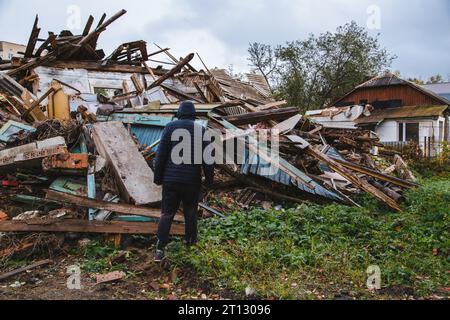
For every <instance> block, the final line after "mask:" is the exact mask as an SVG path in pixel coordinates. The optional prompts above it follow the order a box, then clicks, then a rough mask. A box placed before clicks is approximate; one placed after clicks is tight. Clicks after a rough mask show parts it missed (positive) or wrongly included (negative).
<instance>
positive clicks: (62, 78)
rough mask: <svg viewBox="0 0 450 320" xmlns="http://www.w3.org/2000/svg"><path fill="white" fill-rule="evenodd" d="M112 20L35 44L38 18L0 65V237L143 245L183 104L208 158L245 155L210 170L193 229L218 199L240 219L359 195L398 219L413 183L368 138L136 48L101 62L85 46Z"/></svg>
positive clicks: (254, 82) (252, 82)
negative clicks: (231, 144) (167, 136)
mask: <svg viewBox="0 0 450 320" xmlns="http://www.w3.org/2000/svg"><path fill="white" fill-rule="evenodd" d="M123 14H125V11H124V10H122V11H120V12H119V13H117V14H116V15H114V16H112V17H111V18H110V19H106V16H105V15H104V16H103V17H102V18H101V20H100V21H99V23H98V25H97V27H96V28H95V29H93V30H91V29H92V26H93V23H94V18H93V17H92V16H91V17H90V18H89V20H88V22H87V24H86V27H85V29H84V31H83V33H82V34H81V35H73V34H72V33H71V32H69V31H62V32H61V33H59V34H56V33H53V32H49V37H48V38H47V39H44V40H42V39H39V34H40V29H39V27H38V20H37V18H36V21H35V23H34V26H33V29H32V33H31V36H30V39H29V41H28V46H27V48H26V50H25V52H24V57H23V58H20V59H13V60H11V61H10V62H7V63H5V62H3V63H2V64H1V66H0V69H1V70H2V72H1V73H0V126H1V129H0V177H1V180H2V188H1V191H0V213H1V214H2V215H1V220H2V221H1V222H0V232H78V233H105V234H154V233H155V231H156V227H157V220H158V218H159V209H158V208H159V204H160V201H161V189H160V187H158V186H156V185H154V184H153V182H152V181H153V171H152V165H153V164H152V163H153V159H154V156H155V152H156V148H157V146H158V143H159V140H160V137H161V134H162V132H163V130H164V127H165V126H166V125H167V124H168V123H169V122H171V121H172V120H173V119H175V116H176V112H177V110H178V105H179V103H180V102H181V101H184V100H191V101H193V102H194V103H195V104H196V108H197V117H198V120H197V121H198V122H199V123H201V124H202V125H203V126H205V127H207V128H209V129H211V130H212V129H214V130H216V131H219V132H220V133H221V137H220V138H219V139H216V140H214V144H218V145H220V146H221V145H223V144H226V143H227V141H230V140H240V141H243V146H244V152H243V154H237V152H236V154H235V152H234V149H233V151H232V152H231V154H228V155H227V157H228V158H232V159H235V158H237V157H241V159H242V161H241V162H235V163H234V162H231V163H230V162H225V163H224V164H218V165H217V166H216V183H215V184H214V186H213V187H212V189H211V191H210V192H208V194H206V195H205V197H204V199H203V201H202V202H201V203H200V209H201V210H202V211H203V215H204V216H205V217H209V216H219V217H224V215H226V212H227V208H226V207H224V206H225V205H223V204H222V205H221V204H218V203H217V201H215V198H216V197H218V196H219V194H221V193H223V192H234V196H233V197H228V199H231V202H235V204H236V205H237V206H240V207H244V208H247V207H249V206H258V205H260V206H263V207H265V206H267V202H268V200H270V201H273V202H277V203H280V202H291V203H301V202H304V201H314V202H321V203H323V202H339V203H343V204H348V205H358V203H357V198H358V196H359V195H361V194H363V193H368V194H371V195H372V196H374V197H375V198H376V199H378V200H379V201H381V202H382V203H385V204H386V205H387V206H388V207H390V208H391V209H393V210H396V211H401V208H400V205H399V201H400V199H401V198H402V193H403V191H404V190H405V189H408V188H411V187H414V186H416V183H415V182H414V180H415V178H414V176H413V175H412V174H411V172H410V171H409V170H408V168H407V166H406V164H405V163H404V162H403V160H402V159H401V157H400V156H399V154H397V153H395V152H392V151H387V150H383V145H382V144H381V143H380V139H379V138H378V137H377V136H376V135H374V134H373V133H372V132H371V131H369V130H363V129H361V128H354V127H345V128H330V127H326V126H324V125H322V124H320V123H316V122H314V121H311V120H310V119H309V118H308V117H302V116H301V115H299V113H298V108H295V107H286V102H285V101H275V99H274V98H273V96H272V94H271V92H270V88H269V86H268V84H267V83H266V82H265V80H264V78H263V77H262V76H259V75H257V74H249V75H247V76H246V79H245V80H238V79H234V78H233V77H231V76H230V75H228V74H227V73H226V72H225V71H224V70H220V69H208V68H207V66H206V65H204V64H203V66H204V69H202V70H197V69H196V68H195V67H194V66H192V64H191V62H192V60H193V59H194V57H195V55H194V54H189V55H187V56H186V57H184V58H180V59H178V58H176V57H175V56H173V55H172V54H171V53H170V50H169V49H168V48H162V47H158V50H157V51H155V52H153V53H149V52H148V51H147V46H146V43H145V42H143V41H135V42H129V43H124V44H121V45H120V46H119V47H118V48H117V49H116V50H114V52H113V53H112V54H110V55H109V56H106V54H105V53H104V52H103V51H102V50H101V49H98V48H97V40H98V38H99V36H100V35H101V33H102V32H103V31H105V30H106V28H107V27H108V26H109V25H110V24H111V23H113V22H114V21H115V20H117V19H118V18H120V16H122V15H123ZM39 41H40V42H41V43H40V45H39V46H37V44H38V42H39ZM164 57H166V58H167V59H168V62H167V61H165V62H164V63H162V60H163V58H164ZM198 58H199V59H200V60H201V58H200V57H198ZM202 63H203V61H202ZM154 64H156V66H155V65H154ZM361 112H364V110H362V111H361ZM230 132H231V133H230ZM260 132H264V133H265V134H267V132H269V135H271V134H274V135H276V136H277V138H279V150H280V152H279V157H277V159H275V158H274V157H273V155H272V154H271V152H270V150H269V149H270V146H269V145H262V144H260V143H259V142H258V141H257V140H255V138H254V135H255V134H258V133H260ZM374 150H376V151H374ZM386 163H389V165H386ZM268 168H269V169H271V170H266V169H268ZM269 206H270V204H269ZM183 221H184V218H183V216H182V214H177V215H176V217H175V222H176V224H175V225H174V226H173V228H172V231H171V232H172V234H174V235H182V234H183V233H184V228H183V225H182V224H183Z"/></svg>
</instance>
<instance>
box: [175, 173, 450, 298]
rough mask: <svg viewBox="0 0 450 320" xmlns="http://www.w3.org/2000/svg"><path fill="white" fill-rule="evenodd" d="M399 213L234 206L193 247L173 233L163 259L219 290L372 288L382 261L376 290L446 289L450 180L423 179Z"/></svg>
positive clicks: (269, 293)
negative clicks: (369, 283) (371, 276)
mask: <svg viewBox="0 0 450 320" xmlns="http://www.w3.org/2000/svg"><path fill="white" fill-rule="evenodd" d="M406 198H407V199H406V201H405V203H404V205H403V206H404V212H403V213H394V212H390V211H387V210H386V209H384V208H381V207H379V206H378V205H377V204H376V203H375V202H374V201H371V200H370V199H369V200H366V201H365V202H366V203H365V205H364V207H363V208H356V207H347V206H341V205H327V206H318V205H306V204H304V205H301V206H299V207H297V208H292V209H288V210H282V211H276V210H252V211H245V212H235V213H233V214H231V215H229V216H228V217H227V218H226V219H223V220H219V219H211V220H206V221H203V222H202V223H201V226H200V230H201V241H200V243H199V244H198V246H196V247H193V248H186V247H184V246H183V244H182V242H181V241H180V242H174V243H172V244H171V246H170V248H169V252H168V254H169V257H168V258H169V260H170V261H171V262H172V264H173V265H174V266H177V265H183V266H184V267H188V268H193V269H194V270H195V271H196V272H197V273H198V275H199V276H200V277H202V278H204V279H206V280H208V281H210V282H211V283H212V284H213V285H214V286H215V287H216V288H218V289H221V288H222V289H227V290H230V291H232V292H234V293H236V294H240V295H242V294H243V292H244V290H245V288H247V287H250V288H253V289H254V290H255V295H256V296H257V297H260V298H281V299H293V298H311V299H316V298H334V297H336V296H337V295H346V296H347V295H350V296H352V297H357V298H369V297H373V295H372V294H373V293H371V292H369V291H368V290H367V287H366V279H367V274H366V270H367V268H368V267H369V266H370V265H378V266H379V267H380V268H381V273H382V274H381V276H382V290H381V291H380V292H378V293H377V294H379V295H381V296H390V297H392V296H398V297H402V296H404V295H413V296H415V297H429V296H431V295H432V294H436V293H438V294H440V295H441V296H442V295H443V293H442V292H443V291H442V290H443V288H444V287H445V286H447V283H448V274H447V272H448V270H449V260H448V248H450V243H449V234H448V233H449V227H450V224H449V215H450V181H449V180H448V179H447V180H428V181H423V183H422V186H421V187H420V188H419V189H417V190H411V191H410V192H409V193H408V194H407V197H406Z"/></svg>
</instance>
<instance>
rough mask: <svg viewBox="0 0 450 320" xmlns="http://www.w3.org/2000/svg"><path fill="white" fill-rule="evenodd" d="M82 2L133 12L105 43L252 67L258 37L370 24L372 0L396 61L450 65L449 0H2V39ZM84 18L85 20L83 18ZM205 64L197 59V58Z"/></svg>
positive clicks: (276, 38)
mask: <svg viewBox="0 0 450 320" xmlns="http://www.w3.org/2000/svg"><path fill="white" fill-rule="evenodd" d="M72 4H76V5H78V6H79V8H80V10H81V14H82V19H83V23H84V21H85V20H86V19H87V17H88V15H89V14H93V15H94V16H96V17H100V16H101V14H102V13H103V12H106V13H107V14H109V15H111V14H113V13H115V12H116V11H118V10H119V9H121V8H122V7H124V8H125V9H127V10H128V14H127V15H126V16H125V17H123V18H121V20H120V21H118V22H117V23H115V24H114V25H112V26H111V28H110V29H109V30H108V31H107V32H105V33H104V35H102V38H101V40H100V45H101V46H102V47H103V48H105V49H106V50H107V51H110V50H112V49H114V47H116V46H117V45H118V44H119V43H121V42H124V41H131V40H136V39H144V40H146V41H148V42H149V43H150V44H151V43H152V42H158V43H159V44H161V45H163V46H170V47H171V48H172V50H173V51H174V52H175V54H176V55H178V56H182V55H183V56H184V55H186V54H187V53H189V52H192V51H196V52H199V53H200V54H201V56H202V57H203V58H204V60H205V61H206V62H207V64H208V65H209V66H216V65H217V66H221V67H227V66H228V65H229V64H233V65H234V66H235V68H236V69H237V70H239V71H245V70H246V69H247V68H248V63H247V60H246V58H247V52H246V50H247V45H248V43H249V42H253V41H258V42H264V43H269V44H273V45H276V44H283V43H285V42H286V41H292V40H296V39H302V38H304V37H306V36H307V35H308V34H309V33H319V32H325V31H333V30H335V29H336V27H338V26H339V25H342V24H344V23H346V22H349V21H351V20H355V21H356V22H358V23H359V24H360V25H363V26H365V25H366V22H367V19H368V17H369V16H368V14H367V8H368V7H369V6H370V5H377V6H379V8H380V10H381V29H380V30H374V31H370V32H371V34H374V35H376V34H377V33H380V40H381V43H382V44H383V46H385V47H386V48H387V49H388V50H389V51H390V52H392V53H394V54H396V55H397V56H398V59H397V60H396V61H395V63H394V65H393V69H396V70H400V71H401V72H402V74H403V75H405V76H418V77H423V78H426V77H428V76H429V75H431V74H435V73H441V74H442V75H444V76H447V75H448V74H449V73H450V59H448V52H449V51H450V33H449V32H448V30H449V29H450V3H449V2H448V1H446V0H429V1H423V0H410V1H403V0H329V1H301V0H266V1H263V0H246V1H242V0H216V1H207V0H189V1H181V0H159V1H144V0H133V1H128V2H126V3H124V2H123V1H116V0H109V1H88V0H78V1H77V0H62V1H58V2H55V1H52V0H35V1H26V0H14V1H12V0H0V30H2V32H1V36H0V38H1V39H4V40H9V41H14V42H21V43H25V42H26V41H27V37H28V35H29V32H30V29H31V24H32V22H33V18H34V15H35V14H36V13H39V15H40V20H41V23H40V25H41V27H42V29H43V30H45V32H46V31H48V30H52V31H59V30H60V29H62V28H63V27H64V26H65V25H66V23H67V17H68V14H67V8H68V7H69V6H70V5H72ZM83 23H82V24H83ZM196 63H197V64H199V62H198V61H197V62H196Z"/></svg>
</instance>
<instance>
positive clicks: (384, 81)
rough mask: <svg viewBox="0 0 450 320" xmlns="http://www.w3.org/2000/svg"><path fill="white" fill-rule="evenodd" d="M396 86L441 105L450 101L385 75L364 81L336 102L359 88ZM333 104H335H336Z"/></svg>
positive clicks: (410, 83) (413, 84)
mask: <svg viewBox="0 0 450 320" xmlns="http://www.w3.org/2000/svg"><path fill="white" fill-rule="evenodd" d="M396 85H406V86H409V87H411V88H413V89H414V90H417V91H420V92H422V93H423V94H425V95H427V96H429V97H431V98H433V99H435V100H436V101H438V102H439V103H442V104H443V105H450V101H449V100H447V99H445V98H444V97H442V96H440V95H438V94H436V93H435V92H433V91H430V90H429V89H428V88H425V87H424V86H420V85H418V84H416V83H414V82H411V81H407V80H404V79H402V78H400V77H398V76H396V75H395V74H392V73H386V74H383V75H381V76H377V77H375V78H372V79H370V80H369V81H366V82H364V83H362V84H360V85H359V86H356V87H355V89H353V90H352V91H350V92H349V93H347V94H346V95H345V96H344V97H342V98H340V99H338V100H337V101H336V102H339V101H342V100H344V99H345V98H347V97H348V96H349V95H351V94H352V93H353V92H355V91H357V90H359V89H361V88H381V87H389V86H396ZM336 102H335V103H336Z"/></svg>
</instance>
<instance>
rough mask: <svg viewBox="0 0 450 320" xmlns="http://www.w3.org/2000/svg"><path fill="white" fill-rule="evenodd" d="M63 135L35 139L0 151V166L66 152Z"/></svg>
mask: <svg viewBox="0 0 450 320" xmlns="http://www.w3.org/2000/svg"><path fill="white" fill-rule="evenodd" d="M67 152H68V151H67V146H66V141H65V140H64V138H63V137H55V138H51V139H47V140H44V141H37V142H33V143H30V144H26V145H23V146H20V147H16V148H11V149H6V150H2V151H0V167H2V166H7V165H11V164H14V165H18V164H21V163H24V162H27V161H30V160H34V159H41V158H45V157H49V156H52V155H55V154H62V153H67Z"/></svg>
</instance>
